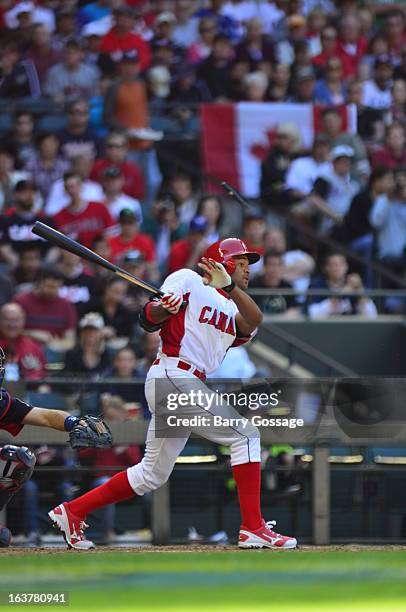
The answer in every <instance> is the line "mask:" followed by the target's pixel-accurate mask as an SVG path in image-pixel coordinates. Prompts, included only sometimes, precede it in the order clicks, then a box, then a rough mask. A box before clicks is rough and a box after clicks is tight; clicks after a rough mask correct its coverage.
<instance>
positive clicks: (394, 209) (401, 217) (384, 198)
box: [369, 176, 406, 275]
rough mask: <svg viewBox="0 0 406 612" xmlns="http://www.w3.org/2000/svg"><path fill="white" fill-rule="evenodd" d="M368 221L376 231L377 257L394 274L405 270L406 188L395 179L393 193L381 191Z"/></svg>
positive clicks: (401, 182) (402, 272)
mask: <svg viewBox="0 0 406 612" xmlns="http://www.w3.org/2000/svg"><path fill="white" fill-rule="evenodd" d="M369 222H370V223H371V225H372V227H373V228H374V229H375V230H376V231H377V242H378V258H379V260H380V261H381V262H382V263H384V264H385V265H386V266H388V267H389V268H390V269H391V270H392V271H393V272H395V273H396V274H400V275H403V274H404V270H405V248H406V188H405V186H404V181H400V180H399V176H398V177H397V180H396V191H395V193H394V194H391V193H382V194H381V195H380V196H379V197H377V198H376V199H375V201H374V203H373V206H372V208H371V210H370V213H369Z"/></svg>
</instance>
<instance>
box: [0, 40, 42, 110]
mask: <svg viewBox="0 0 406 612" xmlns="http://www.w3.org/2000/svg"><path fill="white" fill-rule="evenodd" d="M40 94H41V89H40V83H39V79H38V74H37V71H36V69H35V66H34V64H33V63H32V61H31V60H28V59H21V52H20V49H19V47H18V45H17V44H16V43H15V42H8V43H5V44H4V46H3V48H2V50H1V52H0V98H11V99H15V98H25V97H30V98H34V99H35V98H38V97H39V96H40Z"/></svg>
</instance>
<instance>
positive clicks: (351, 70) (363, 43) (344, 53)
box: [336, 36, 368, 77]
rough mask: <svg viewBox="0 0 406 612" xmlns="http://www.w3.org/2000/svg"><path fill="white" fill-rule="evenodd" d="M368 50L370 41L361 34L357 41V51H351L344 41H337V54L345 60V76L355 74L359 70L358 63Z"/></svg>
mask: <svg viewBox="0 0 406 612" xmlns="http://www.w3.org/2000/svg"><path fill="white" fill-rule="evenodd" d="M367 50H368V41H367V39H366V38H364V36H360V38H359V39H358V41H357V44H356V49H355V53H354V54H353V53H349V51H348V48H346V45H345V44H344V43H343V42H342V41H340V40H339V41H338V42H337V48H336V55H337V57H339V58H340V60H341V61H342V62H343V69H344V77H348V76H353V75H355V74H356V72H357V68H358V64H359V63H360V61H361V59H362V58H363V56H364V55H365V54H366V52H367Z"/></svg>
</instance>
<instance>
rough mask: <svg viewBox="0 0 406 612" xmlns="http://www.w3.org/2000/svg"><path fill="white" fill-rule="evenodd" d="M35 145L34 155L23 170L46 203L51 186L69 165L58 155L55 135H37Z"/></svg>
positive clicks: (44, 133)
mask: <svg viewBox="0 0 406 612" xmlns="http://www.w3.org/2000/svg"><path fill="white" fill-rule="evenodd" d="M36 144H37V148H36V151H35V154H34V156H33V157H31V158H30V159H29V160H28V161H27V162H26V164H25V166H24V170H25V171H26V172H27V174H28V175H29V176H30V179H31V180H32V182H33V183H34V184H35V186H36V187H37V189H38V190H39V192H40V194H41V196H42V198H43V201H44V202H46V201H47V199H48V196H49V193H50V191H51V187H52V185H53V184H54V183H55V182H56V181H58V180H59V179H61V178H62V177H63V175H64V173H65V172H67V170H68V168H69V163H68V162H67V161H66V160H65V159H63V158H62V157H61V156H60V155H58V151H59V140H58V137H57V136H56V134H53V133H52V132H43V133H41V134H39V136H38V138H37V141H36Z"/></svg>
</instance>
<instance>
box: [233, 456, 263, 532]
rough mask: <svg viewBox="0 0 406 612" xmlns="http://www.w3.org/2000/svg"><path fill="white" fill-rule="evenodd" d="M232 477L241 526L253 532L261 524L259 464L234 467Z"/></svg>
mask: <svg viewBox="0 0 406 612" xmlns="http://www.w3.org/2000/svg"><path fill="white" fill-rule="evenodd" d="M233 476H234V479H235V481H236V483H237V490H238V498H239V500H240V510H241V519H242V524H243V525H244V527H248V529H251V530H252V531H255V530H256V529H259V528H260V527H261V522H262V514H261V464H260V463H259V461H258V462H255V463H243V464H241V465H234V466H233Z"/></svg>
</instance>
